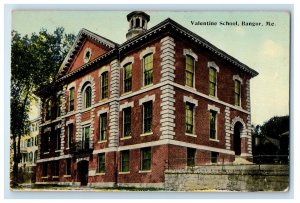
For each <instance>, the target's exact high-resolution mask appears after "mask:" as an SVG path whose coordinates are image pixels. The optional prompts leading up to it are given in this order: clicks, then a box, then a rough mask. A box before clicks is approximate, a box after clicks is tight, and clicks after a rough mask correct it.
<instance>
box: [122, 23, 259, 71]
mask: <svg viewBox="0 0 300 203" xmlns="http://www.w3.org/2000/svg"><path fill="white" fill-rule="evenodd" d="M164 31H173V32H175V33H176V36H177V35H178V34H181V35H182V36H183V37H185V38H186V39H188V40H190V41H192V42H193V43H196V44H199V45H201V46H202V47H204V48H206V49H207V50H209V51H211V52H212V53H214V54H216V55H218V56H219V57H221V58H223V59H224V60H226V61H228V62H229V63H231V64H233V65H234V66H236V67H238V68H240V69H242V70H243V71H245V72H247V73H249V74H250V75H251V76H252V77H254V76H257V75H258V72H257V71H255V70H253V69H252V68H250V67H248V66H247V65H245V64H244V63H242V62H240V61H239V60H237V59H236V58H234V57H232V56H230V55H229V54H227V53H226V52H224V51H222V50H221V49H219V48H217V47H216V46H214V45H213V44H211V43H210V42H208V41H207V40H205V39H203V38H202V37H200V36H199V35H197V34H195V33H193V32H191V31H190V30H188V29H187V28H185V27H183V26H182V25H180V24H178V23H177V22H175V21H173V20H172V19H170V18H168V19H166V20H164V21H163V22H161V23H159V24H157V25H156V26H154V27H152V28H151V29H149V30H148V31H146V32H145V33H143V34H141V35H138V36H136V37H134V38H132V39H130V40H128V41H126V42H125V43H123V44H121V45H120V47H119V50H120V51H123V50H126V49H129V48H130V47H131V46H133V45H135V44H138V43H139V42H142V41H144V40H146V39H148V38H150V37H151V36H152V35H155V34H160V33H161V32H164ZM159 36H161V34H160V35H159Z"/></svg>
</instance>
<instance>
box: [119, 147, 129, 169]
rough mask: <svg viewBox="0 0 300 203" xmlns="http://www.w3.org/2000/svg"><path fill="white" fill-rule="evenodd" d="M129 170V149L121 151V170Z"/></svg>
mask: <svg viewBox="0 0 300 203" xmlns="http://www.w3.org/2000/svg"><path fill="white" fill-rule="evenodd" d="M128 171H129V150H126V151H121V172H128Z"/></svg>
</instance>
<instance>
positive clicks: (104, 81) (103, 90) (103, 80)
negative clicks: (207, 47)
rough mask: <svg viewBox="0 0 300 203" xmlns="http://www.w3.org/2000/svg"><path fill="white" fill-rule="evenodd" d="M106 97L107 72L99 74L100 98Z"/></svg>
mask: <svg viewBox="0 0 300 203" xmlns="http://www.w3.org/2000/svg"><path fill="white" fill-rule="evenodd" d="M107 97H108V72H104V73H102V74H101V99H105V98H107Z"/></svg>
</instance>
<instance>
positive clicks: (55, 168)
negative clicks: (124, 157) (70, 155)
mask: <svg viewBox="0 0 300 203" xmlns="http://www.w3.org/2000/svg"><path fill="white" fill-rule="evenodd" d="M52 176H59V160H56V161H52Z"/></svg>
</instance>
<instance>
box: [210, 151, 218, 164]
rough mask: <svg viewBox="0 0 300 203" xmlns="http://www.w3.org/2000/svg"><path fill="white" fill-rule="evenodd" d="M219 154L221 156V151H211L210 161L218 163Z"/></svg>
mask: <svg viewBox="0 0 300 203" xmlns="http://www.w3.org/2000/svg"><path fill="white" fill-rule="evenodd" d="M218 156H219V153H218V152H211V156H210V161H211V163H214V164H216V163H218Z"/></svg>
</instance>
